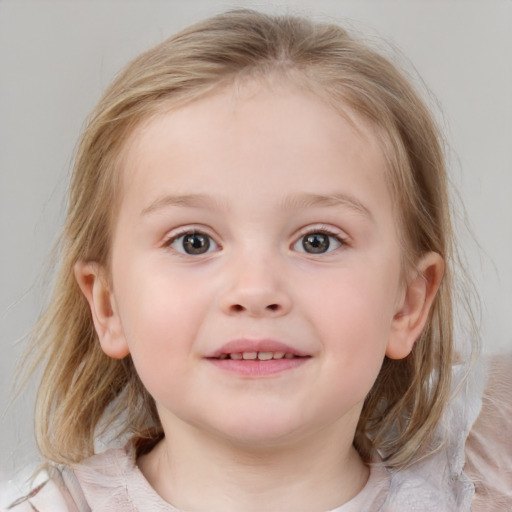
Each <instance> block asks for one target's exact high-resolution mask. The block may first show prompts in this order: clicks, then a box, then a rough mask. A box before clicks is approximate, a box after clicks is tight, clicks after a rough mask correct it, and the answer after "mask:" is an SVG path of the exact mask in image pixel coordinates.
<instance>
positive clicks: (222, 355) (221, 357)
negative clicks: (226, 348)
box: [219, 354, 228, 359]
mask: <svg viewBox="0 0 512 512" xmlns="http://www.w3.org/2000/svg"><path fill="white" fill-rule="evenodd" d="M227 358H228V355H227V354H221V355H220V356H219V359H227Z"/></svg>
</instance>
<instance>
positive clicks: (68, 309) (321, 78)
mask: <svg viewBox="0 0 512 512" xmlns="http://www.w3.org/2000/svg"><path fill="white" fill-rule="evenodd" d="M276 75H277V77H278V78H279V77H288V78H289V79H290V80H292V79H293V80H294V81H295V80H297V81H298V82H301V83H302V84H303V86H304V87H307V88H308V89H309V90H310V91H311V92H313V93H314V94H317V95H318V96H320V97H321V98H322V99H324V100H326V101H328V102H329V103H330V104H332V105H333V107H334V108H342V109H343V108H346V107H348V108H349V109H351V110H352V111H355V112H356V113H358V114H359V115H361V116H364V117H365V118H366V119H368V120H370V121H371V123H372V124H373V125H374V126H375V127H376V128H377V132H378V133H379V134H381V135H380V136H381V139H382V141H381V142H382V145H383V147H384V150H385V154H386V157H387V160H388V167H389V169H388V181H389V184H390V189H391V192H392V194H393V196H394V199H395V202H396V205H397V212H398V218H399V223H400V227H401V233H402V236H403V245H404V251H403V252H404V255H405V257H404V261H405V263H406V264H407V265H414V262H415V261H417V260H418V258H419V256H420V255H422V254H424V253H426V252H428V251H435V252H436V253H439V254H440V255H441V256H442V257H443V258H444V260H445V262H446V273H445V276H444V279H443V281H442V284H441V286H440V289H439V292H438V294H437V297H436V299H435V301H434V304H433V307H432V310H431V313H430V317H429V321H428V324H427V326H426V328H425V329H424V332H423V333H422V335H421V336H420V338H419V339H418V340H417V342H416V344H415V346H414V349H413V351H412V353H411V354H410V355H409V356H408V357H407V358H405V359H403V360H390V359H387V358H386V359H385V360H384V363H383V366H382V369H381V371H380V374H379V376H378V378H377V380H376V382H375V384H374V386H373V388H372V390H371V392H370V393H369V395H368V397H367V398H366V401H365V404H364V407H363V411H362V414H361V417H360V421H359V424H358V427H357V430H356V434H355V439H354V444H355V446H356V447H357V449H358V450H359V453H360V454H361V456H362V457H363V459H364V460H366V461H369V460H370V458H371V457H372V453H373V452H374V450H379V452H380V453H381V455H382V456H383V457H384V460H385V461H386V464H387V465H388V466H389V467H397V468H398V467H403V466H404V465H406V464H408V463H410V462H411V461H412V460H414V459H415V458H416V457H417V456H418V455H419V454H421V453H423V454H424V453H425V450H426V449H427V448H428V447H429V443H430V441H431V434H432V431H433V429H434V426H435V425H436V423H437V422H438V420H439V418H440V415H441V412H442V410H443V407H444V405H445V403H446V401H447V397H448V393H449V390H450V375H451V366H452V345H453V340H452V338H453V334H452V316H453V314H452V302H451V301H452V298H451V296H452V280H451V273H450V261H451V254H452V229H451V223H450V215H449V205H448V197H447V183H446V180H447V178H446V172H445V162H444V156H443V148H442V139H441V137H440V134H439V130H438V128H437V127H436V124H435V122H434V120H433V118H432V115H431V113H430V112H429V110H428V108H427V107H426V105H425V104H424V102H423V100H422V99H421V98H420V96H419V95H418V94H417V92H415V90H414V89H413V87H412V86H411V85H410V83H409V80H408V79H407V78H406V76H405V74H404V73H402V72H401V71H399V70H398V69H397V67H396V66H395V65H393V64H392V63H391V62H390V61H389V60H388V59H387V58H385V57H384V56H382V55H380V54H379V53H378V52H376V51H375V50H373V49H371V48H370V47H368V46H367V45H365V44H363V43H361V42H359V41H358V40H357V39H355V38H353V37H351V36H350V35H349V34H348V33H347V32H346V31H345V30H344V29H342V28H340V27H339V26H336V25H332V24H316V23H313V22H310V21H308V20H305V19H302V18H296V17H290V16H282V17H281V16H269V15H265V14H260V13H257V12H254V11H248V10H236V11H231V12H228V13H225V14H221V15H218V16H216V17H214V18H211V19H208V20H206V21H204V22H202V23H199V24H197V25H195V26H192V27H190V28H188V29H186V30H184V31H182V32H181V33H179V34H177V35H175V36H173V37H171V38H170V39H168V40H166V41H165V42H163V43H161V44H160V45H158V46H156V47H155V48H153V49H151V50H149V51H148V52H146V53H144V54H142V55H141V56H139V57H138V58H136V59H135V60H134V61H133V62H131V63H130V64H129V65H128V66H127V67H126V69H125V70H124V71H123V72H122V73H121V74H120V75H119V76H118V77H117V78H116V80H115V81H114V82H113V84H112V85H111V86H110V87H109V88H108V89H107V91H106V92H105V94H104V95H103V97H102V99H101V100H100V102H99V104H98V105H97V107H96V109H95V110H94V111H93V113H92V115H91V116H90V118H89V120H88V124H87V126H86V128H85V130H84V133H83V135H82V138H81V141H80V144H79V147H78V152H77V156H76V162H75V167H74V173H73V177H72V181H71V184H70V190H69V210H68V214H67V219H66V223H65V226H64V228H63V232H62V235H61V238H60V245H59V254H58V257H57V259H58V261H59V264H58V265H59V266H58V271H57V276H56V283H55V287H54V290H53V295H52V297H51V299H50V301H49V305H48V307H47V309H46V311H45V313H44V315H43V316H42V317H41V320H40V322H39V324H38V325H37V326H36V329H35V333H34V336H33V339H32V343H31V346H30V351H35V352H36V353H37V356H36V364H43V365H44V373H43V375H42V380H41V385H40V388H39V393H38V399H37V410H36V432H37V441H38V444H39V447H40V450H41V452H42V454H43V455H44V456H45V457H47V458H48V459H49V460H53V461H57V462H63V463H68V464H69V463H75V462H78V461H81V460H83V459H84V458H86V457H88V456H89V455H91V454H93V452H94V439H95V436H96V435H97V434H98V428H99V426H100V425H101V426H102V428H103V429H105V430H108V429H110V428H112V427H113V425H114V424H118V423H119V422H121V423H122V428H121V429H120V431H119V434H120V435H121V434H123V433H124V434H129V435H131V436H132V438H133V439H135V438H137V439H139V440H140V439H143V440H146V441H147V445H148V447H149V449H150V448H151V446H152V445H154V443H155V442H156V441H158V440H159V439H160V438H161V437H162V435H163V434H162V430H161V425H160V422H159V418H158V415H157V412H156V407H155V403H154V400H153V398H152V397H151V396H150V395H149V394H148V392H147V391H146V390H145V389H144V387H143V385H142V384H141V382H140V380H139V378H138V376H137V373H136V371H135V369H134V366H133V363H132V361H131V358H130V356H128V357H126V358H124V359H122V360H117V359H111V358H109V357H108V356H106V355H105V354H104V353H103V352H102V350H101V348H100V345H99V342H98V339H97V336H96V333H95V330H94V326H93V323H92V320H91V315H90V312H89V308H88V304H87V301H86V300H85V298H84V296H83V295H82V293H81V292H80V289H79V287H78V285H77V283H76V281H75V278H74V273H73V268H74V265H75V264H76V262H78V261H96V262H99V263H100V264H103V265H105V266H107V267H108V263H109V249H110V239H111V230H112V227H113V225H114V222H115V218H116V207H117V205H118V199H119V197H118V196H119V194H120V191H119V190H120V185H119V177H120V175H121V173H120V168H121V167H122V152H123V147H124V146H125V145H126V141H127V139H128V138H129V137H130V135H131V134H132V133H133V131H134V129H135V127H137V126H139V125H140V123H141V122H142V121H143V120H146V119H148V118H149V117H150V116H152V115H154V114H155V113H157V112H159V111H161V110H162V109H163V108H167V109H168V108H172V106H179V105H183V104H185V103H186V102H189V101H193V100H194V99H196V98H199V97H200V96H202V95H204V94H206V93H207V92H208V91H211V90H213V89H214V88H215V87H218V86H219V84H221V83H226V82H229V81H235V80H238V79H240V78H242V77H263V78H264V77H269V76H276ZM148 447H146V448H145V449H148Z"/></svg>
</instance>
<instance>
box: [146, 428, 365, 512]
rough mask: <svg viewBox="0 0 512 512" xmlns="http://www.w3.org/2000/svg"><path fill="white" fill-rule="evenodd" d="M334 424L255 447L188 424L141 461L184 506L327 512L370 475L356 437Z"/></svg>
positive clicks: (166, 495) (157, 484) (152, 479)
mask: <svg viewBox="0 0 512 512" xmlns="http://www.w3.org/2000/svg"><path fill="white" fill-rule="evenodd" d="M173 430H174V429H173ZM327 430H331V429H326V431H325V432H324V431H322V432H317V433H316V435H315V436H312V437H311V438H309V439H304V438H301V439H297V440H295V441H294V442H290V443H288V444H287V445H284V446H283V445H279V446H266V447H258V448H254V447H253V446H243V445H235V446H234V445H233V444H232V443H228V442H226V441H223V440H222V439H216V438H214V437H209V436H205V435H200V436H198V435H197V431H195V429H194V427H188V428H186V429H180V431H179V433H176V434H177V435H175V432H173V433H172V435H171V436H169V437H168V438H165V439H163V440H162V441H161V442H160V443H159V444H158V445H157V446H156V447H155V448H154V449H153V450H152V451H151V452H150V453H149V454H147V455H145V456H143V457H140V458H139V460H138V465H139V467H140V469H141V471H142V472H143V474H144V475H145V477H146V478H147V480H148V481H149V483H150V484H151V485H152V486H153V488H154V489H155V490H156V492H157V493H158V494H160V496H162V498H163V499H164V500H166V501H168V502H169V503H171V504H172V505H174V506H175V507H177V508H179V509H181V510H189V511H201V510H202V511H204V510H208V511H209V512H215V511H223V512H228V511H237V512H241V511H243V512H252V511H256V510H257V511H260V510H269V511H274V510H279V511H280V512H285V511H297V510H308V511H315V510H318V511H319V512H320V511H325V510H330V509H333V508H336V507H338V506H340V505H342V504H343V503H346V502H347V501H349V500H350V499H351V498H353V497H354V496H355V495H356V494H357V493H358V492H359V491H360V490H361V489H362V488H363V487H364V485H365V483H366V481H367V479H368V468H367V467H366V466H365V465H364V463H363V462H362V460H361V458H360V457H359V455H358V454H357V452H356V451H355V449H354V448H353V446H352V444H351V442H344V440H343V439H340V436H339V435H338V434H337V433H336V432H329V431H327ZM334 434H336V435H334Z"/></svg>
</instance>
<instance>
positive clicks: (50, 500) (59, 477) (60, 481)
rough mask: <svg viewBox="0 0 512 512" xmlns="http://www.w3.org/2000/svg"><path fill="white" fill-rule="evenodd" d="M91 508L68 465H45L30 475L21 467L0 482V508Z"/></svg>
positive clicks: (47, 511) (85, 511) (20, 511)
mask: <svg viewBox="0 0 512 512" xmlns="http://www.w3.org/2000/svg"><path fill="white" fill-rule="evenodd" d="M34 510H37V511H38V512H90V510H91V509H90V508H89V506H88V505H87V502H86V501H85V499H84V497H83V494H82V492H81V490H80V485H79V483H78V481H77V479H76V478H75V476H74V473H73V471H72V470H71V469H70V468H67V467H64V466H61V467H57V466H48V467H47V468H46V469H43V470H40V471H39V472H37V473H36V474H35V475H33V474H32V473H31V472H30V471H29V470H25V471H21V472H20V473H19V474H18V475H17V476H16V477H15V478H13V479H11V480H8V481H5V482H2V483H1V485H0V511H2V512H3V511H9V512H11V511H12V512H34Z"/></svg>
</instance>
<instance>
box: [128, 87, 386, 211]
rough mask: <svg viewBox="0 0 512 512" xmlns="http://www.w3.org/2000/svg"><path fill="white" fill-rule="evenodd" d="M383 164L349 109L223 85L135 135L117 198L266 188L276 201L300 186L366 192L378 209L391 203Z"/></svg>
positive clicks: (252, 197) (144, 202)
mask: <svg viewBox="0 0 512 512" xmlns="http://www.w3.org/2000/svg"><path fill="white" fill-rule="evenodd" d="M385 160H386V159H385V156H384V153H383V151H382V149H381V141H380V137H379V136H378V135H377V132H376V129H375V127H374V126H373V125H372V124H371V123H369V122H367V121H365V120H364V119H363V118H362V117H361V116H358V115H357V114H356V113H354V112H353V111H352V110H351V109H350V108H348V107H345V108H343V109H342V110H341V113H340V110H335V109H334V108H333V107H332V106H331V105H328V104H327V103H326V102H324V101H322V100H320V99H319V98H317V97H316V96H314V95H313V94H311V93H309V92H307V91H305V90H303V89H299V88H298V87H294V86H290V85H282V84H272V85H271V86H269V85H268V84H265V85H264V86H262V84H261V83H258V82H251V83H245V84H243V85H242V86H241V85H240V84H235V85H233V84H229V85H227V86H223V87H221V88H219V89H217V90H216V91H214V92H213V93H209V94H208V95H205V96H203V97H201V98H200V99H198V100H195V101H193V102H191V103H188V104H186V105H184V106H181V107H178V108H169V109H162V111H161V112H159V113H157V114H156V115H154V116H152V117H151V118H149V119H147V120H146V121H145V122H144V123H142V124H141V125H140V126H139V127H138V128H137V129H136V130H135V131H134V133H133V134H132V136H131V137H130V139H129V141H128V142H127V144H126V147H125V151H124V158H123V165H122V176H121V182H122V187H121V188H122V197H121V203H124V202H127V201H129V202H130V203H131V204H132V205H135V206H136V207H137V208H139V210H143V209H145V208H147V207H148V205H149V204H150V202H151V201H155V200H157V199H155V198H158V197H159V196H161V195H162V194H164V193H172V194H175V195H176V194H178V195H184V194H185V195H186V194H191V193H195V194H203V195H205V194H214V195H215V196H216V200H218V201H222V200H223V199H226V200H229V197H231V198H233V197H235V196H236V198H238V199H240V198H242V197H244V196H245V201H246V202H247V203H251V202H254V201H256V202H257V200H258V194H259V195H260V196H261V195H264V196H265V197H269V196H270V195H271V192H272V193H273V194H274V195H276V197H277V195H278V194H280V199H279V200H280V201H283V200H284V199H283V196H284V195H286V196H289V197H292V196H293V195H294V194H301V193H303V192H305V191H306V192H309V193H311V194H318V195H327V194H329V193H333V194H334V193H339V192H341V193H345V192H347V193H349V194H350V195H357V194H363V195H364V194H366V195H368V192H370V197H369V199H368V200H370V201H372V202H374V203H377V204H376V207H377V208H378V207H380V206H382V207H384V208H388V207H389V208H391V209H392V208H393V207H392V202H391V201H390V198H389V191H388V187H387V183H386V181H387V177H386V174H387V173H386V162H385ZM252 181H254V182H261V181H262V182H264V183H263V185H264V186H262V187H256V186H254V183H251V182H252ZM164 189H165V190H164ZM349 189H350V190H349ZM373 196H375V197H373ZM379 205H380V206H379Z"/></svg>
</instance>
